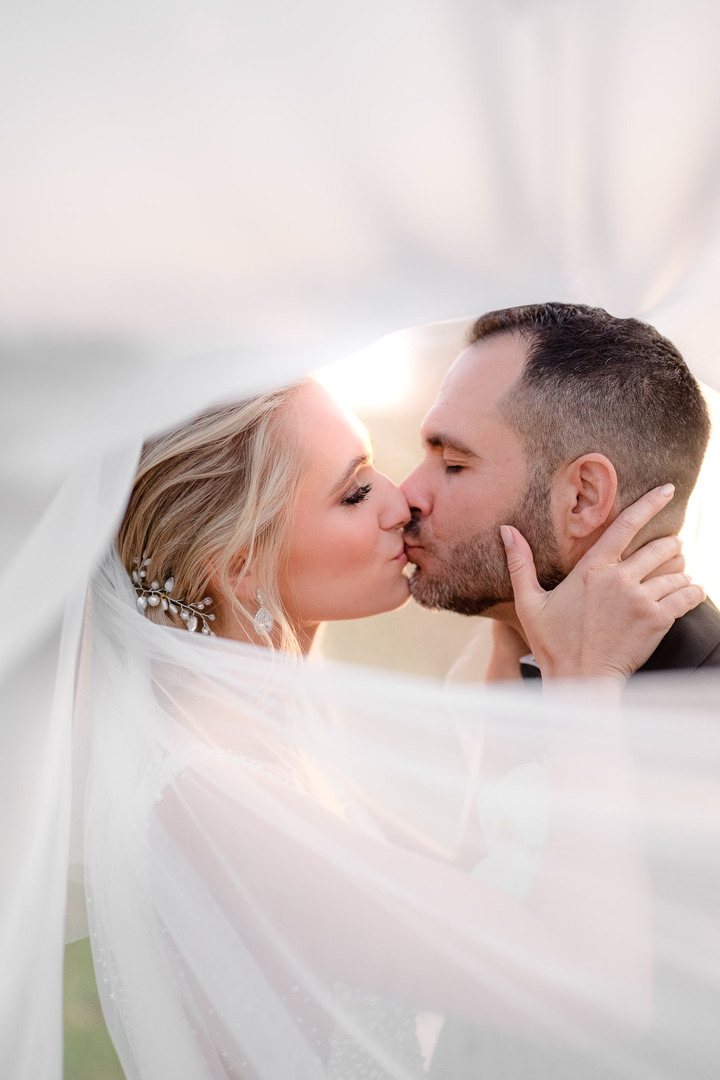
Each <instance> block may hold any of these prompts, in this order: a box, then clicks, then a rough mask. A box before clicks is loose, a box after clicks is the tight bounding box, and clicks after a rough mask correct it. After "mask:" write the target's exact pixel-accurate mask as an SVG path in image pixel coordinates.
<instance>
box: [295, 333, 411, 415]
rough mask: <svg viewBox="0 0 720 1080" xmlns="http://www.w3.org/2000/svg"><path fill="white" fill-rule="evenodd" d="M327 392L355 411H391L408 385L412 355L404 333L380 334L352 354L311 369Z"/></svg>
mask: <svg viewBox="0 0 720 1080" xmlns="http://www.w3.org/2000/svg"><path fill="white" fill-rule="evenodd" d="M313 374H314V376H315V378H316V379H317V380H318V382H321V383H322V384H323V386H325V387H327V389H328V390H329V391H330V393H331V394H333V395H334V396H335V397H336V398H338V399H339V400H340V401H342V402H343V404H344V405H347V406H348V407H349V408H351V409H353V410H355V411H358V412H363V411H367V412H391V411H392V410H393V409H395V408H396V407H397V406H398V405H399V404H400V403H401V402H402V401H404V400H406V398H407V395H408V393H409V392H410V388H411V385H412V358H411V355H410V348H409V344H408V340H407V337H406V335H405V334H404V333H403V332H402V331H399V332H397V333H394V334H388V335H387V336H386V337H383V338H380V340H379V341H376V342H374V343H373V344H372V345H369V346H368V347H367V348H366V349H361V350H360V352H356V353H353V355H352V356H348V357H345V359H343V360H337V361H336V362H335V363H333V364H328V365H326V366H325V367H322V368H319V369H318V370H317V371H315V372H313Z"/></svg>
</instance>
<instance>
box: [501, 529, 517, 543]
mask: <svg viewBox="0 0 720 1080" xmlns="http://www.w3.org/2000/svg"><path fill="white" fill-rule="evenodd" d="M500 535H501V536H502V542H503V544H504V545H505V547H506V548H511V547H512V546H513V544H514V543H515V537H514V536H513V534H512V529H511V528H510V526H509V525H501V526H500Z"/></svg>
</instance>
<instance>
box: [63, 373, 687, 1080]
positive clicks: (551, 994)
mask: <svg viewBox="0 0 720 1080" xmlns="http://www.w3.org/2000/svg"><path fill="white" fill-rule="evenodd" d="M669 497H670V492H668V491H665V490H663V489H658V490H656V491H654V492H650V493H649V494H648V495H646V496H645V497H644V498H643V499H641V500H640V501H639V502H638V503H637V504H635V506H633V507H630V508H629V509H628V510H627V511H625V512H624V513H623V514H622V515H621V517H620V518H619V519H618V521H617V522H616V524H615V525H613V526H612V527H611V528H610V529H608V531H607V532H606V533H605V535H604V536H603V537H602V539H601V540H600V541H599V542H598V544H597V545H596V547H595V548H594V549H593V551H591V552H589V553H588V556H587V557H586V559H585V560H583V565H582V566H580V567H578V568H577V570H576V571H574V572H573V573H572V574H571V575H570V576H569V577H568V579H567V580H566V581H565V582H564V583H563V584H562V585H561V586H559V587H558V588H557V589H556V590H555V592H554V593H552V594H546V595H545V596H544V600H543V602H542V603H538V602H537V601H538V587H537V584H536V581H535V582H534V581H533V579H534V575H533V573H532V562H531V557H530V555H529V549H528V548H527V545H525V544H524V541H523V540H522V538H521V537H520V536H519V534H517V533H516V532H515V534H514V538H515V543H514V544H513V546H512V549H511V551H510V556H511V559H510V565H511V567H512V570H513V579H514V582H515V584H516V586H517V601H518V611H519V612H520V614H521V616H522V617H523V618H524V619H525V623H524V629H525V631H526V633H527V636H528V640H529V642H530V643H531V645H532V646H533V648H534V649H535V652H536V655H538V656H543V657H545V658H546V660H545V669H544V674H545V675H546V676H547V678H546V680H545V683H544V693H545V699H544V700H540V699H538V700H537V701H535V700H534V699H533V702H534V704H533V710H532V723H533V725H534V726H535V729H536V734H537V732H538V730H539V731H540V733H541V735H542V737H543V738H544V740H545V742H546V747H547V751H548V755H549V757H548V760H549V769H550V773H549V775H550V784H551V791H552V797H551V799H550V801H549V803H547V805H546V806H545V807H544V811H543V812H544V813H546V815H547V839H545V837H544V836H541V837H540V838H539V839H537V838H536V839H532V838H530V839H529V840H528V841H527V842H528V843H529V844H530V845H531V846H533V845H534V847H535V849H536V854H537V856H538V859H539V855H540V853H541V852H542V859H541V860H540V861H539V866H538V867H537V868H536V869H535V870H534V871H533V873H532V875H531V880H528V882H527V889H526V893H527V895H526V896H525V898H524V899H519V898H518V897H516V896H512V895H509V894H508V893H507V892H505V891H503V890H502V886H499V887H498V886H496V885H494V884H493V879H492V873H489V874H488V873H485V872H483V870H484V867H483V862H484V857H485V855H486V854H487V839H488V837H487V836H484V837H483V836H482V835H480V834H481V833H482V830H481V829H480V823H479V818H478V811H477V805H478V799H479V797H482V796H483V793H484V788H483V784H484V780H483V774H482V765H483V746H484V745H485V744H486V743H488V744H489V743H490V742H491V741H492V739H493V735H494V733H498V732H500V733H501V734H502V737H503V738H505V739H507V738H510V739H512V737H513V732H514V730H515V729H517V730H518V731H519V732H520V733H521V735H522V729H523V722H522V717H523V716H525V715H527V713H528V698H527V697H525V696H524V695H525V691H521V692H520V693H518V692H517V691H515V692H512V691H509V690H506V691H502V690H501V691H497V690H496V691H494V692H492V693H486V694H484V695H482V694H480V693H479V692H478V691H477V690H468V689H467V688H439V687H436V686H435V685H434V684H431V683H427V684H425V683H422V682H419V681H409V680H406V681H401V680H398V679H396V678H391V677H390V676H380V675H378V674H377V673H370V672H369V671H364V670H363V669H361V668H355V667H351V666H344V665H329V664H324V663H323V662H322V660H321V659H319V658H314V657H312V656H311V657H309V658H308V659H304V657H305V656H306V654H308V653H309V651H310V649H311V646H312V644H313V640H314V638H315V636H316V633H317V630H318V627H319V626H320V624H321V623H322V622H323V621H324V620H330V619H348V618H358V617H362V616H366V615H370V614H374V613H377V612H381V611H386V610H390V609H392V608H395V607H398V606H400V605H401V604H403V603H404V602H405V601H406V599H407V597H408V591H409V590H408V582H407V578H406V576H405V574H404V572H403V570H404V567H405V565H406V562H407V560H406V556H405V552H404V545H403V527H404V525H405V524H406V522H407V521H408V520H409V512H408V507H407V504H406V503H405V501H404V499H403V497H402V495H401V493H400V492H399V491H398V489H397V488H396V487H395V486H394V485H393V484H392V483H391V482H390V480H388V478H387V477H385V476H383V475H382V474H380V473H379V472H378V471H377V470H376V468H375V466H374V465H373V460H372V451H371V447H370V443H369V440H368V436H367V433H366V432H365V431H364V429H363V428H362V426H361V425H360V423H359V421H357V420H356V419H355V418H354V417H352V416H349V415H347V414H346V413H344V412H343V411H342V410H341V409H340V408H339V407H338V406H337V405H336V404H335V403H334V401H333V400H332V399H331V398H330V397H329V396H328V395H327V393H326V392H325V391H324V390H322V389H321V388H320V387H319V386H318V385H317V384H316V383H314V382H312V381H304V382H302V383H299V384H294V385H292V386H289V387H285V388H282V389H280V390H276V391H272V392H268V393H265V394H262V395H260V396H257V397H255V398H252V399H249V400H245V401H242V402H239V403H230V404H223V405H219V406H217V407H214V408H210V409H207V410H206V411H204V412H203V413H201V414H200V415H198V416H196V417H195V418H194V419H192V420H190V421H189V422H187V423H185V424H183V425H181V426H179V427H176V428H174V429H172V430H170V431H166V432H165V433H164V434H162V435H160V436H159V437H157V438H155V439H153V440H151V441H150V442H148V443H147V444H146V445H145V448H144V450H143V454H142V458H141V461H140V465H139V469H138V473H137V477H136V480H135V484H134V487H133V490H132V494H131V497H130V501H129V505H128V507H127V510H126V512H125V515H124V517H123V520H122V523H121V525H120V528H119V532H118V538H117V550H116V551H115V550H113V551H112V552H110V553H109V554H108V556H107V557H106V558H105V560H104V561H103V563H102V565H101V566H100V568H99V570H98V572H97V573H96V575H95V579H94V581H93V586H92V593H91V605H90V609H89V613H88V617H87V622H86V631H85V638H84V644H83V650H82V658H81V664H80V670H79V674H78V688H77V694H76V698H77V703H78V704H77V713H78V715H77V722H78V724H79V725H82V723H83V722H88V721H91V722H92V725H93V752H92V763H91V767H90V773H89V777H88V782H87V801H86V807H85V825H84V843H85V853H84V856H85V875H86V890H87V903H88V912H89V921H90V928H91V940H92V946H93V955H94V962H95V967H96V973H97V981H98V987H99V992H100V995H101V1000H102V1004H103V1011H104V1014H105V1018H106V1021H107V1024H108V1027H109V1029H110V1032H111V1035H112V1037H113V1040H114V1042H115V1045H116V1048H117V1051H118V1054H119V1057H120V1060H121V1062H122V1065H123V1068H124V1070H125V1073H126V1076H127V1077H128V1078H129V1080H133V1078H142V1080H162V1078H164V1077H173V1080H180V1078H183V1080H184V1078H188V1080H190V1078H193V1080H197V1078H210V1077H212V1078H216V1077H222V1078H227V1077H242V1078H243V1080H259V1078H262V1080H284V1078H287V1080H290V1078H293V1080H294V1078H305V1077H308V1078H310V1077H312V1078H320V1077H328V1078H332V1080H355V1078H360V1077H365V1078H368V1077H369V1078H372V1077H376V1078H389V1077H393V1078H395V1077H396V1078H406V1080H407V1078H410V1077H418V1076H422V1075H424V1074H425V1072H426V1070H427V1069H428V1068H429V1067H430V1066H431V1061H432V1053H433V1047H434V1045H435V1041H436V1039H437V1033H438V1030H439V1028H440V1027H441V1025H442V1024H443V1021H444V1019H445V1018H454V1019H459V1020H462V1021H467V1022H470V1023H471V1024H474V1025H476V1024H483V1025H488V1026H490V1027H491V1028H494V1029H496V1030H500V1031H505V1032H509V1033H513V1034H517V1035H520V1036H531V1037H533V1038H540V1039H549V1040H552V1041H554V1042H555V1043H556V1044H557V1045H558V1046H561V1047H562V1046H567V1047H571V1048H573V1050H574V1051H577V1050H578V1048H580V1049H581V1050H582V1052H584V1053H588V1054H591V1055H592V1054H593V1053H594V1048H595V1047H597V1046H598V1045H600V1044H601V1043H602V1041H603V1040H605V1039H607V1038H617V1037H621V1038H623V1039H637V1038H639V1037H640V1036H641V1035H642V1034H643V1033H644V1032H645V1031H646V1028H647V1025H648V1023H649V1020H650V1009H651V996H652V974H651V972H652V964H653V941H652V937H651V932H650V925H651V920H650V911H649V903H650V898H649V891H648V879H647V875H646V870H645V866H644V860H643V855H642V844H641V840H640V837H641V830H640V825H639V819H638V812H637V795H636V790H635V780H634V776H633V771H632V768H631V767H630V764H629V757H628V748H627V745H626V739H625V734H624V732H623V727H622V723H621V718H620V710H619V707H618V702H619V694H620V689H621V687H622V683H623V681H624V676H625V675H626V674H627V673H628V672H631V671H633V670H634V669H635V668H637V667H638V666H639V665H640V664H641V663H642V662H643V661H644V659H645V658H646V657H647V656H648V655H650V653H651V652H652V651H653V649H654V648H655V646H656V644H657V642H658V641H659V639H660V638H661V637H662V636H663V634H664V633H665V632H666V630H667V628H668V627H669V626H670V625H671V623H672V621H673V619H674V618H675V617H677V616H679V615H681V614H683V613H684V612H685V611H686V610H688V609H689V608H691V607H693V606H694V605H695V604H696V603H698V602H700V600H701V599H702V597H703V593H702V590H700V589H699V588H697V587H695V586H688V579H687V578H686V577H685V576H684V575H682V574H674V573H671V574H669V575H668V574H667V573H666V572H664V571H666V570H667V569H668V568H667V567H663V566H662V563H663V560H664V559H666V558H667V553H666V552H665V553H664V554H663V550H662V545H658V544H657V543H656V544H649V545H648V546H647V547H645V548H643V549H640V551H638V552H637V553H635V554H634V555H632V556H631V557H630V558H629V559H627V560H625V562H624V564H623V574H622V582H620V575H619V573H618V571H619V563H620V556H621V555H622V552H623V550H624V548H625V547H626V546H627V544H628V542H629V538H630V534H631V533H632V534H633V535H634V533H635V532H637V531H638V530H639V529H640V528H641V527H642V525H643V524H645V523H646V522H647V521H648V520H649V519H650V517H651V516H652V515H653V514H654V513H656V512H657V511H658V510H659V509H661V508H662V506H664V505H665V504H666V502H667V499H668V498H669ZM672 569H674V567H670V570H672ZM628 575H630V578H631V580H630V581H629V578H628ZM588 613H590V616H591V617H590V618H583V619H582V620H581V618H580V615H581V614H582V615H583V616H587V615H588ZM581 621H582V626H583V637H582V640H576V638H577V635H575V636H574V635H573V633H572V627H573V626H578V625H580V623H581ZM188 631H189V632H190V633H188ZM588 645H590V646H592V647H591V648H588ZM568 648H571V649H572V648H574V649H575V650H576V653H575V656H574V657H573V656H572V655H570V656H569V655H568V652H567V650H568ZM587 657H592V658H593V659H592V661H588V660H587V659H586V658H587ZM555 667H557V668H558V670H560V669H562V671H564V672H566V671H567V670H568V668H570V670H573V671H574V673H575V674H576V675H577V676H581V677H589V676H602V677H601V678H597V679H596V680H594V682H593V684H592V688H591V689H587V688H586V689H585V690H584V691H582V690H581V692H582V693H583V694H584V701H585V704H584V708H583V709H582V710H580V712H578V709H577V698H576V697H573V696H572V695H571V694H569V692H568V690H567V688H565V687H564V686H563V685H562V684H557V683H554V681H553V678H552V676H553V674H554V673H555ZM543 732H544V734H543ZM513 813H514V812H513V811H512V809H511V810H510V811H508V812H507V813H506V814H505V817H504V818H503V819H502V821H500V822H499V823H498V822H497V821H496V822H495V826H497V828H495V833H496V839H497V829H498V828H499V829H500V832H501V833H502V836H501V837H500V842H501V843H503V842H505V841H507V840H508V838H509V840H510V842H512V843H515V842H516V841H519V842H520V843H523V842H525V841H524V840H523V824H522V821H521V820H520V818H521V817H522V814H520V817H518V816H517V815H515V816H513ZM501 816H502V815H501ZM535 824H536V825H537V823H535ZM503 830H504V832H503ZM541 831H542V830H541ZM525 839H526V840H527V838H525ZM478 869H479V871H480V872H475V871H476V870H478ZM459 1061H460V1064H459V1065H458V1066H457V1068H458V1069H459V1071H456V1072H454V1073H453V1075H454V1076H457V1077H465V1076H467V1077H468V1078H469V1077H470V1076H474V1075H475V1073H474V1071H473V1069H472V1065H471V1063H470V1062H468V1064H467V1069H465V1068H463V1065H462V1055H460V1058H459ZM503 1075H508V1076H513V1075H515V1074H514V1073H513V1072H512V1070H510V1071H506V1072H504V1073H503ZM522 1075H523V1072H522V1070H519V1071H518V1072H517V1076H518V1080H519V1078H520V1076H522Z"/></svg>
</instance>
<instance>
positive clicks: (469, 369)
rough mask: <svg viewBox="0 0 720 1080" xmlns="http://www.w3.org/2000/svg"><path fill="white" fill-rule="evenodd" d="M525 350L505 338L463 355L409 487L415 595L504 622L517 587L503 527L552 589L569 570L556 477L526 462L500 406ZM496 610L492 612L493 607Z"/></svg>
mask: <svg viewBox="0 0 720 1080" xmlns="http://www.w3.org/2000/svg"><path fill="white" fill-rule="evenodd" d="M525 355H526V345H525V343H524V341H523V340H522V338H520V337H518V336H517V335H515V334H501V335H498V336H496V337H492V338H489V339H487V340H486V341H480V342H478V343H477V344H475V345H472V346H471V347H470V348H469V349H466V350H465V352H464V353H462V354H461V355H460V356H459V357H458V359H457V360H456V361H455V363H454V364H453V366H452V367H451V369H450V371H449V372H448V375H447V377H446V379H445V382H444V383H443V386H442V388H441V390H440V393H439V395H438V397H437V400H436V401H435V403H434V405H433V406H432V408H431V409H430V412H429V413H428V414H427V416H426V417H425V419H424V421H423V424H422V432H421V433H422V439H423V444H424V447H425V458H424V460H423V461H422V462H421V464H420V465H418V467H417V469H415V471H414V472H413V473H411V475H410V476H408V478H407V479H406V480H405V481H404V483H403V484H402V490H403V492H404V494H405V497H406V498H407V500H408V502H409V504H410V507H411V511H412V514H413V520H412V521H411V523H410V524H409V525H408V526H407V527H406V545H407V551H408V558H409V560H410V561H411V562H413V563H415V571H414V573H413V576H412V578H411V583H410V587H411V591H412V594H413V596H414V598H415V599H416V600H417V601H418V602H419V603H420V604H422V605H423V606H425V607H434V608H447V609H450V610H452V611H459V612H461V613H463V614H465V615H479V614H481V613H486V614H492V615H497V616H498V617H500V616H501V613H502V609H501V607H500V606H499V605H510V604H511V603H512V598H513V594H512V587H511V584H510V578H509V575H508V571H507V563H506V561H505V552H504V548H503V545H502V541H501V538H500V525H515V526H517V528H518V529H520V531H521V532H522V533H523V535H524V536H525V537H526V539H527V540H528V542H529V543H530V546H531V547H532V549H533V553H534V555H535V563H536V568H537V570H538V577H539V579H540V581H541V583H542V584H544V585H545V587H551V586H552V585H554V584H556V583H557V582H558V581H559V580H561V579H562V577H563V576H564V575H563V571H562V568H561V565H560V559H559V554H558V548H557V538H556V534H555V530H554V527H553V522H552V514H551V489H550V478H549V477H543V476H542V475H538V470H537V468H535V467H534V465H535V463H533V462H526V460H525V454H524V451H523V446H522V442H521V440H520V437H519V436H518V435H517V434H516V433H515V432H514V431H513V430H512V429H511V428H510V427H509V426H508V425H507V424H506V423H505V421H504V420H503V418H502V416H500V415H499V413H498V411H497V407H496V406H497V403H498V402H499V401H500V399H501V398H502V397H503V395H504V394H505V393H506V391H507V390H508V389H509V388H510V387H511V386H512V384H513V383H514V382H515V380H516V379H517V378H518V377H519V376H520V374H521V372H522V368H523V364H524V362H525ZM492 609H495V610H492Z"/></svg>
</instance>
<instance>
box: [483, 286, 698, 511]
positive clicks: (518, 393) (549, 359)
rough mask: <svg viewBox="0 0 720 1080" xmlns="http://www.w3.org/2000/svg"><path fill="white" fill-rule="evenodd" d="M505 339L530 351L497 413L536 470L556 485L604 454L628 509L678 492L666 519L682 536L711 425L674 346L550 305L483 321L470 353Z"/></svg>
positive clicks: (640, 330)
mask: <svg viewBox="0 0 720 1080" xmlns="http://www.w3.org/2000/svg"><path fill="white" fill-rule="evenodd" d="M506 333H514V334H518V335H519V336H520V337H521V338H522V339H523V340H524V341H525V342H527V358H526V361H525V366H524V368H523V371H522V374H521V375H520V377H519V378H518V379H517V380H516V381H515V382H514V383H513V385H512V386H511V387H510V388H509V390H508V391H507V392H506V394H505V395H504V397H503V398H502V400H501V401H500V403H499V405H498V409H499V412H500V414H501V415H502V417H503V419H504V420H505V421H506V423H508V424H509V425H510V426H511V427H512V428H513V429H514V430H515V431H516V432H517V433H518V434H519V435H520V437H521V439H522V440H523V446H524V450H525V456H526V459H527V461H528V464H529V466H530V467H531V468H534V469H535V471H536V472H537V473H538V474H540V473H541V474H543V475H544V476H545V477H546V478H549V477H551V476H552V475H553V474H554V473H555V471H556V470H557V469H558V468H560V467H561V466H562V465H563V464H566V463H567V462H570V461H574V460H575V458H577V457H580V456H581V455H582V454H589V453H601V454H605V456H606V457H608V458H609V459H610V461H612V463H613V465H614V466H615V469H616V471H617V474H618V487H619V490H618V494H619V496H620V499H621V501H622V502H623V504H624V505H629V504H630V503H631V502H633V501H634V500H635V499H637V498H639V497H640V495H642V494H643V493H644V492H645V491H649V490H650V488H653V487H656V486H658V485H659V484H666V483H672V484H674V485H675V497H674V498H673V501H672V503H671V504H670V507H668V513H667V514H666V515H664V516H665V519H666V524H668V523H669V521H670V520H672V522H673V527H679V525H680V523H681V520H682V517H683V516H684V514H685V510H686V507H687V501H688V499H689V497H690V493H691V492H692V489H693V488H694V486H695V483H696V481H697V477H698V473H699V471H700V466H701V464H702V460H703V456H704V454H705V449H706V447H707V442H708V438H709V436H710V417H709V413H708V408H707V405H706V403H705V399H704V397H703V394H702V391H701V389H700V385H699V383H698V381H697V379H695V378H694V376H693V375H692V374H691V373H690V371H689V369H688V367H687V364H686V363H685V361H684V360H683V358H682V356H681V355H680V353H679V352H678V350H677V349H676V348H675V346H674V345H673V344H672V342H671V341H668V339H667V338H665V337H663V336H662V334H660V333H658V331H657V330H656V329H655V328H654V327H653V326H650V325H649V324H648V323H644V322H640V321H639V320H638V319H616V318H614V317H613V316H612V315H609V314H608V313H607V311H604V310H603V309H602V308H593V307H587V306H586V305H584V304H562V303H547V304H528V305H525V306H523V307H514V308H504V309H502V310H499V311H491V312H489V313H488V314H486V315H481V316H480V318H479V319H477V320H476V321H475V323H474V324H473V325H472V327H471V329H470V333H469V335H468V344H469V345H474V344H475V343H477V342H479V341H484V340H486V339H487V338H490V337H494V336H496V335H498V334H506ZM676 519H677V520H676Z"/></svg>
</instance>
